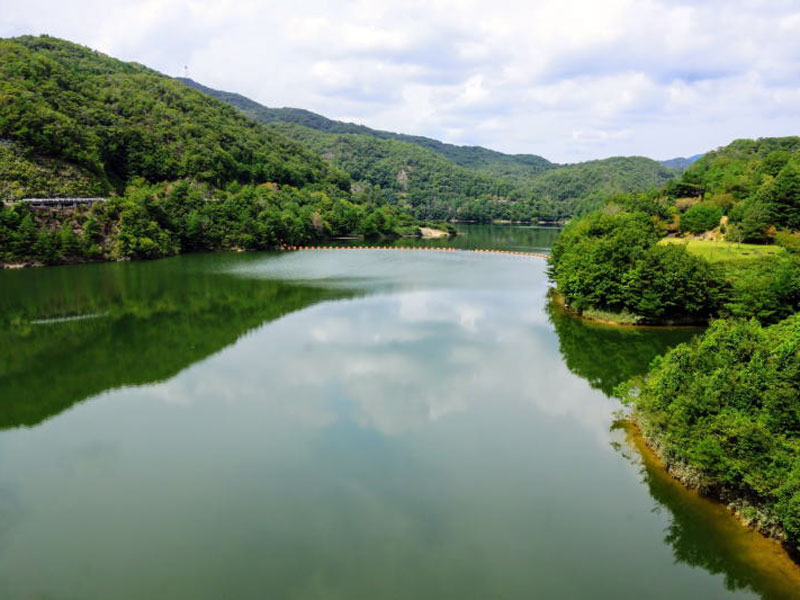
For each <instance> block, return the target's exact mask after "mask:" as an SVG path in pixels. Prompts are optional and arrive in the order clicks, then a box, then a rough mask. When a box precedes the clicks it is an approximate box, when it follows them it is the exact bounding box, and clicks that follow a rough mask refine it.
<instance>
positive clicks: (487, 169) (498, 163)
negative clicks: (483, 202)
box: [179, 78, 558, 180]
mask: <svg viewBox="0 0 800 600" xmlns="http://www.w3.org/2000/svg"><path fill="white" fill-rule="evenodd" d="M179 80H180V81H182V82H183V83H185V84H186V85H188V86H190V87H193V88H195V89H198V90H200V91H202V92H204V93H206V94H209V95H210V96H214V97H216V98H219V99H220V100H222V101H224V102H227V103H228V104H231V105H233V106H236V107H237V108H239V109H240V110H242V111H243V112H244V113H245V114H247V115H249V116H250V117H252V118H254V119H255V120H257V121H260V122H262V123H272V122H285V123H294V124H296V125H302V126H303V127H308V128H310V129H316V130H317V131H322V132H324V133H356V134H361V135H366V136H370V137H374V138H378V139H384V140H397V141H401V142H409V143H412V144H416V145H417V146H421V147H423V148H427V149H428V150H432V151H433V152H436V153H437V154H440V155H441V156H444V157H445V158H447V159H449V160H451V161H453V162H454V163H456V164H457V165H459V166H462V167H466V168H469V169H474V170H476V171H480V172H482V173H486V174H489V175H496V176H502V177H508V178H511V179H512V180H517V179H520V178H526V177H531V176H532V175H535V174H537V173H541V172H543V171H547V170H549V169H553V168H555V167H557V166H558V165H556V164H554V163H551V162H550V161H549V160H547V159H545V158H542V157H541V156H536V155H534V154H503V153H502V152H496V151H494V150H489V149H488V148H483V147H481V146H457V145H455V144H447V143H445V142H440V141H438V140H434V139H431V138H428V137H424V136H416V135H406V134H403V133H393V132H391V131H381V130H378V129H371V128H370V127H366V126H364V125H357V124H355V123H344V122H342V121H334V120H333V119H328V118H327V117H323V116H322V115H318V114H316V113H313V112H311V111H308V110H303V109H299V108H269V107H266V106H263V105H261V104H259V103H257V102H254V101H253V100H250V99H249V98H246V97H244V96H241V95H239V94H234V93H231V92H223V91H219V90H215V89H212V88H209V87H206V86H204V85H201V84H199V83H197V82H196V81H194V80H192V79H187V78H179Z"/></svg>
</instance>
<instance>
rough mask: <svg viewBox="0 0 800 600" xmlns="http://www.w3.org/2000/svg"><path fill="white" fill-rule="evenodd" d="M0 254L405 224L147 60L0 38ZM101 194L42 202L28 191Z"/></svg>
mask: <svg viewBox="0 0 800 600" xmlns="http://www.w3.org/2000/svg"><path fill="white" fill-rule="evenodd" d="M0 96H2V97H3V99H4V100H3V102H0V196H2V198H3V200H5V201H6V202H5V203H4V204H3V205H0V262H25V261H40V262H45V263H54V262H63V261H72V260H85V259H121V258H152V257H158V256H165V255H169V254H174V253H177V252H185V251H194V250H215V249H232V248H242V249H249V248H275V247H278V246H279V245H281V244H299V243H306V242H309V241H311V240H315V239H324V238H326V237H329V236H336V235H349V234H361V235H365V236H376V235H382V234H387V235H394V234H397V233H399V232H407V233H411V232H413V231H415V229H416V227H415V221H414V219H413V218H412V217H411V216H410V215H409V214H407V213H406V212H404V211H403V210H402V209H400V208H398V207H392V206H388V205H387V204H386V202H385V201H384V199H383V197H382V195H381V193H380V191H376V190H373V189H372V188H369V189H363V190H360V191H357V192H353V191H351V180H350V178H349V176H348V175H347V174H346V173H344V172H342V171H341V170H338V169H336V168H334V167H332V166H330V165H329V164H328V163H327V162H326V161H324V160H323V159H322V158H320V157H319V156H318V155H317V154H316V153H315V152H313V151H311V150H310V149H308V148H306V147H305V146H303V145H302V144H300V143H299V142H297V141H295V140H292V139H290V138H288V137H286V136H284V135H281V134H280V133H278V132H276V131H274V130H271V129H270V128H268V127H265V126H263V125H261V124H259V123H256V122H255V121H253V120H251V119H249V118H247V117H246V116H244V115H242V114H241V112H240V111H238V110H236V109H234V108H232V107H231V106H229V105H226V104H224V103H223V102H220V101H219V100H216V99H214V98H211V97H210V96H208V95H206V94H202V93H200V92H198V91H195V90H192V89H189V88H188V87H186V86H185V85H183V84H182V83H180V82H178V81H175V80H174V79H172V78H169V77H166V76H163V75H160V74H158V73H156V72H154V71H151V70H150V69H147V68H145V67H143V66H140V65H137V64H131V63H124V62H121V61H118V60H115V59H113V58H110V57H107V56H104V55H102V54H100V53H97V52H94V51H92V50H90V49H88V48H85V47H82V46H79V45H77V44H72V43H70V42H66V41H62V40H58V39H55V38H51V37H47V36H42V37H30V36H26V37H22V38H17V39H13V40H2V41H0ZM64 196H90V197H98V196H103V197H107V198H108V200H107V201H106V202H102V203H96V204H94V205H93V206H92V208H91V209H88V210H78V209H76V210H73V211H47V210H41V209H32V208H31V207H30V206H28V205H26V204H22V203H17V204H15V203H14V202H13V201H14V200H17V199H21V198H25V197H34V198H35V197H64Z"/></svg>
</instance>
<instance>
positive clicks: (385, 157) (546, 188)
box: [180, 79, 677, 221]
mask: <svg viewBox="0 0 800 600" xmlns="http://www.w3.org/2000/svg"><path fill="white" fill-rule="evenodd" d="M180 81H182V82H184V83H185V84H186V85H188V86H190V87H192V88H195V89H198V90H200V91H203V92H204V93H207V94H209V95H212V96H214V97H216V98H219V99H220V100H223V101H224V102H228V103H230V104H232V105H233V106H236V107H237V108H239V109H240V110H241V111H243V112H244V113H245V114H247V115H248V116H251V117H252V118H254V119H257V120H259V121H261V122H263V123H266V124H269V125H270V126H271V127H272V128H274V129H275V130H277V131H280V132H281V133H283V134H285V135H287V136H288V137H291V138H294V139H297V140H299V141H302V142H303V143H304V144H307V145H309V146H310V147H312V148H314V149H315V150H316V151H317V152H318V153H320V154H321V155H322V156H323V157H324V158H326V159H327V160H329V161H330V162H331V163H332V164H334V165H335V166H337V167H339V168H341V169H342V170H344V171H346V172H347V173H348V174H349V175H350V176H351V177H352V178H353V179H355V180H357V181H361V182H365V183H368V184H370V185H376V186H380V187H381V188H382V189H383V191H384V193H385V195H386V197H387V199H388V200H389V201H392V202H398V203H400V204H403V205H408V206H410V207H412V208H413V209H414V211H415V214H416V215H417V216H420V217H423V218H458V219H464V220H477V221H487V220H492V219H508V220H538V219H544V220H563V219H566V218H569V217H571V216H573V215H575V214H580V213H582V212H586V211H587V210H591V209H592V208H593V207H595V206H596V205H597V204H598V203H600V202H601V201H602V200H603V199H604V198H605V197H607V196H608V195H610V194H618V193H626V192H636V191H642V190H647V189H651V188H658V187H661V186H662V185H663V184H664V183H665V182H666V181H668V180H669V179H671V178H673V177H675V176H676V174H677V173H676V172H675V171H673V170H671V169H668V168H666V167H664V166H662V165H660V164H659V163H658V162H656V161H654V160H650V159H648V158H643V157H617V158H609V159H604V160H598V161H591V162H587V163H580V164H576V165H556V164H554V163H551V162H549V161H547V160H546V159H543V158H541V157H539V156H535V155H526V154H521V155H507V154H502V153H500V152H495V151H493V150H488V149H486V148H481V147H476V146H455V145H452V144H445V143H443V142H439V141H437V140H432V139H430V138H425V137H419V136H409V135H404V134H397V133H391V132H386V131H378V130H374V129H370V128H368V127H364V126H363V125H356V124H353V123H342V122H340V121H334V120H332V119H328V118H326V117H323V116H321V115H318V114H315V113H313V112H310V111H307V110H302V109H296V108H269V107H266V106H263V105H261V104H258V103H257V102H254V101H253V100H250V99H249V98H245V97H244V96H241V95H239V94H234V93H230V92H223V91H219V90H214V89H212V88H208V87H206V86H203V85H201V84H199V83H197V82H195V81H193V80H191V79H180Z"/></svg>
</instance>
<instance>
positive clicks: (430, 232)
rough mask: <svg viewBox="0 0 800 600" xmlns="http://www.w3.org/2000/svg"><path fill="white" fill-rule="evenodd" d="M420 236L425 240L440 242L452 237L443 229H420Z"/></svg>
mask: <svg viewBox="0 0 800 600" xmlns="http://www.w3.org/2000/svg"><path fill="white" fill-rule="evenodd" d="M419 232H420V235H421V237H422V239H425V240H438V239H440V238H446V237H450V234H449V233H448V232H446V231H444V230H443V229H434V228H433V227H420V228H419Z"/></svg>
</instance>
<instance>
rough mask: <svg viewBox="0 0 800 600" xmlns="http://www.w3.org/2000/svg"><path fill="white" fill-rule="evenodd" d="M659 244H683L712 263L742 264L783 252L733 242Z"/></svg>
mask: <svg viewBox="0 0 800 600" xmlns="http://www.w3.org/2000/svg"><path fill="white" fill-rule="evenodd" d="M659 243H660V244H683V245H685V246H686V249H687V250H688V251H689V252H691V253H692V254H694V255H696V256H700V257H702V258H705V259H706V260H707V261H709V262H712V263H723V262H724V263H731V262H744V261H750V260H754V259H758V258H765V257H768V256H777V255H778V254H782V253H783V252H785V250H784V249H783V248H781V247H780V246H762V245H759V244H736V243H734V242H716V241H706V240H686V239H680V238H664V239H663V240H661V241H660V242H659Z"/></svg>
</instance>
